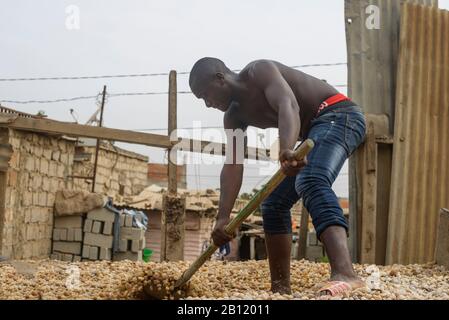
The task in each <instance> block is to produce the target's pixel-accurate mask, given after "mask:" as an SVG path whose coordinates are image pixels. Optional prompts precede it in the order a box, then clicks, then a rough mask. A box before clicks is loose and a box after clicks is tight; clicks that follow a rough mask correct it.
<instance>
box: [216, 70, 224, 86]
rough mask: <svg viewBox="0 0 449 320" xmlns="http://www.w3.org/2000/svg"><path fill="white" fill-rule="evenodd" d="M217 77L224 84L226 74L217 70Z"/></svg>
mask: <svg viewBox="0 0 449 320" xmlns="http://www.w3.org/2000/svg"><path fill="white" fill-rule="evenodd" d="M215 77H216V79H217V80H218V82H219V83H220V84H221V85H223V84H224V82H225V75H224V74H223V73H222V72H217V73H216V74H215Z"/></svg>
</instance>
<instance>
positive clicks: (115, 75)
mask: <svg viewBox="0 0 449 320" xmlns="http://www.w3.org/2000/svg"><path fill="white" fill-rule="evenodd" d="M346 64H347V63H346V62H337V63H316V64H303V65H297V66H291V68H293V69H302V68H311V67H332V66H343V65H346ZM233 71H234V72H238V71H241V69H236V70H233ZM177 74H178V75H187V74H190V72H189V71H181V72H178V73H177ZM168 75H169V73H168V72H160V73H135V74H114V75H99V76H70V77H34V78H33V77H29V78H0V81H3V82H6V81H10V82H13V81H48V80H88V79H110V78H139V77H159V76H168Z"/></svg>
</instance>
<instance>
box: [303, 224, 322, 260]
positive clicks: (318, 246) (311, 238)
mask: <svg viewBox="0 0 449 320" xmlns="http://www.w3.org/2000/svg"><path fill="white" fill-rule="evenodd" d="M323 257H324V249H323V245H322V243H321V242H320V241H319V240H318V238H317V236H316V232H315V231H309V233H308V234H307V247H306V259H307V260H310V261H314V262H321V261H322V259H323Z"/></svg>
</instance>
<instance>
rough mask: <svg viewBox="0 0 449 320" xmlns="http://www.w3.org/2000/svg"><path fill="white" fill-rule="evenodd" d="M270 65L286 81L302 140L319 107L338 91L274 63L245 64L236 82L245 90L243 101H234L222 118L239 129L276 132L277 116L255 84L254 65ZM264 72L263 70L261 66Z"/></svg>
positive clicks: (263, 61)
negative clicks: (297, 108)
mask: <svg viewBox="0 0 449 320" xmlns="http://www.w3.org/2000/svg"><path fill="white" fill-rule="evenodd" d="M267 62H270V63H273V64H274V65H275V66H276V68H277V69H278V70H279V72H280V73H281V75H282V77H283V78H284V79H285V81H286V82H287V84H288V85H289V87H290V88H291V90H292V91H293V94H294V95H295V97H296V100H297V102H298V105H299V110H300V111H299V112H300V119H301V137H304V136H305V135H306V133H307V131H308V129H309V127H310V122H311V121H312V120H313V118H315V116H316V114H317V110H318V107H319V106H320V104H321V103H322V102H323V101H325V100H326V99H327V98H329V97H331V96H333V95H335V94H337V93H338V91H337V90H336V89H335V88H333V87H332V86H330V85H329V84H327V83H326V82H324V81H322V80H320V79H317V78H315V77H313V76H310V75H308V74H306V73H303V72H301V71H298V70H295V69H292V68H290V67H287V66H285V65H283V64H281V63H279V62H276V61H267V60H257V61H254V62H251V63H250V64H248V65H247V66H246V67H245V68H244V69H243V70H242V71H241V72H240V73H239V78H240V79H241V81H242V82H244V83H245V84H246V86H247V93H246V95H245V97H243V98H242V99H240V100H239V101H238V102H237V101H234V103H233V104H232V105H231V107H230V108H229V109H228V110H227V112H226V115H225V117H228V118H229V119H230V120H234V121H233V122H235V123H240V124H241V126H244V127H246V126H254V127H257V128H262V129H266V128H278V118H279V117H278V113H277V112H276V111H275V110H273V108H271V107H270V104H269V103H268V101H267V99H266V98H265V94H264V92H263V91H262V90H260V88H259V87H258V85H257V83H256V80H257V79H256V78H255V77H256V75H255V73H254V68H255V66H256V65H261V64H264V63H267ZM261 67H262V68H263V66H261Z"/></svg>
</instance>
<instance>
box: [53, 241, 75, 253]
mask: <svg viewBox="0 0 449 320" xmlns="http://www.w3.org/2000/svg"><path fill="white" fill-rule="evenodd" d="M53 250H54V251H59V252H63V253H71V254H76V255H80V254H81V242H61V241H55V242H53Z"/></svg>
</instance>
